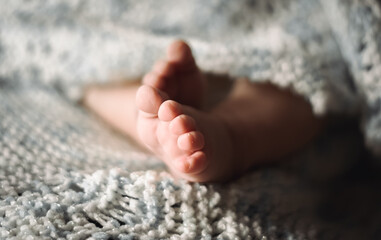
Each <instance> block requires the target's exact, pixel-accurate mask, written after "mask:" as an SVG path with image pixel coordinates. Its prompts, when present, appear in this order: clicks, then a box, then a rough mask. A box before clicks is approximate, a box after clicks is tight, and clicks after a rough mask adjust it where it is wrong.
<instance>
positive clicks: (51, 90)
mask: <svg viewBox="0 0 381 240" xmlns="http://www.w3.org/2000/svg"><path fill="white" fill-rule="evenodd" d="M154 2H155V1H154ZM163 2H164V1H163ZM179 2H181V4H183V5H184V6H188V5H190V6H193V8H190V7H189V6H188V7H189V8H182V9H194V10H195V11H194V12H192V14H193V15H192V14H188V15H186V14H185V15H184V14H177V15H176V14H174V15H170V14H169V15H168V17H169V20H168V19H166V18H165V17H166V16H167V15H166V14H163V12H165V11H164V10H163V9H161V8H160V6H159V5H160V4H158V6H156V7H153V8H147V6H149V4H153V3H152V2H150V1H142V2H141V3H140V4H137V3H135V4H133V3H132V2H130V1H110V2H107V3H105V2H103V1H94V2H93V3H91V4H90V3H87V2H85V1H74V0H72V1H56V2H54V3H44V2H39V1H21V0H20V1H11V2H6V3H5V2H2V3H1V4H2V6H6V7H1V9H0V13H1V16H0V239H380V238H381V229H380V227H379V222H380V220H381V208H380V204H379V203H380V200H381V193H380V191H379V186H380V184H381V177H380V174H379V172H380V170H379V169H378V165H376V164H375V161H374V158H376V157H373V155H372V154H370V152H369V150H368V149H369V147H370V148H371V149H373V150H374V152H376V153H377V152H378V151H379V150H380V149H381V147H380V145H379V141H380V139H381V137H380V136H381V135H380V134H379V133H380V124H379V119H380V117H381V114H379V113H380V111H379V109H380V104H379V99H381V98H380V92H379V91H378V90H377V89H380V86H381V85H380V82H379V79H380V78H378V80H377V81H376V80H374V81H372V79H377V76H380V75H379V73H380V72H379V68H377V67H376V66H378V65H377V63H378V62H379V58H377V57H379V56H380V52H381V51H380V50H379V49H378V48H376V47H375V46H376V44H377V40H376V39H378V38H376V37H374V36H379V35H378V33H379V32H378V31H376V30H377V29H378V28H379V26H380V25H379V24H377V22H378V20H379V17H380V15H379V13H380V12H379V8H377V7H374V6H379V5H376V3H375V2H373V1H371V0H369V1H364V2H366V3H362V2H358V1H348V4H345V6H343V8H340V7H338V6H340V4H342V3H341V1H328V0H327V1H322V2H323V5H322V6H324V8H326V9H334V10H335V9H336V10H337V9H341V10H340V11H337V12H335V13H338V14H337V15H335V14H329V11H328V13H327V16H330V17H329V19H333V21H334V20H335V18H337V19H339V20H340V21H337V23H338V26H335V27H332V32H333V33H340V34H347V35H351V36H352V37H351V38H338V39H337V40H335V41H334V40H333V35H331V28H330V27H329V26H330V25H329V24H328V23H327V22H325V21H323V20H322V22H321V23H322V24H316V22H314V21H312V20H311V19H310V17H311V16H312V19H325V17H324V16H325V15H324V16H323V15H322V12H323V10H322V8H323V7H322V6H320V5H319V4H318V3H317V1H309V0H295V1H282V2H280V1H279V2H277V1H258V2H257V1H242V3H245V4H243V5H235V4H233V3H230V2H228V1H210V3H208V4H207V3H205V1H200V2H199V1H194V2H191V3H190V2H188V1H184V2H182V1H179ZM172 3H173V2H172ZM267 3H268V4H267ZM339 3H340V4H339ZM181 4H180V5H181ZM187 4H188V5H187ZM204 4H205V5H204ZM331 5H332V6H333V7H332V6H331ZM115 6H117V7H116V8H115ZM122 6H123V7H124V8H122ZM131 6H133V7H131ZM166 6H169V5H166ZM369 6H373V7H374V8H367V7H369ZM151 7H152V6H151ZM201 7H202V8H201ZM331 7H332V8H331ZM335 7H336V8H335ZM83 9H86V11H84V10H83ZM121 9H123V11H122V10H121ZM139 9H140V10H139ZM142 9H143V10H145V11H149V13H150V14H151V15H149V16H153V17H152V18H153V20H152V19H151V18H148V20H147V18H144V17H141V15H137V14H138V13H141V12H142V11H143V10H142ZM200 9H202V10H203V11H204V12H203V11H201V10H200ZM253 9H259V10H258V12H256V13H258V14H259V13H260V14H262V15H258V16H259V17H260V18H261V19H266V21H264V24H269V25H266V26H276V27H273V28H271V29H272V30H271V31H269V32H267V31H262V30H263V28H262V27H263V26H260V25H261V24H260V23H259V24H253V25H254V26H255V27H258V29H259V30H258V31H256V30H255V31H254V30H253V33H252V34H251V33H250V34H247V36H256V37H258V36H261V34H264V36H265V37H271V36H272V37H275V38H276V37H279V38H280V39H279V41H280V43H279V42H276V43H269V44H270V45H266V44H267V42H266V41H264V38H263V39H262V40H258V41H257V42H255V43H253V44H254V45H253V46H252V45H250V44H249V42H245V41H239V39H241V37H242V36H244V35H242V34H243V33H245V34H246V33H247V29H250V28H251V27H250V26H251V25H248V24H247V23H248V22H252V21H254V20H256V17H253V16H252V15H250V14H248V15H247V14H246V15H244V16H246V17H244V18H242V19H241V18H239V17H237V16H241V15H234V14H233V13H239V12H240V11H245V13H248V12H249V13H250V11H254V10H253ZM301 9H302V10H304V11H301ZM369 9H370V10H369ZM138 10H139V11H138ZM196 10H197V11H196ZM198 10H199V11H198ZM212 10H213V11H214V12H213V11H212ZM221 11H222V12H223V14H222V15H228V16H229V19H233V20H234V18H233V17H234V16H236V20H234V21H233V23H232V25H229V24H230V23H231V22H229V21H230V20H229V21H226V22H224V21H225V20H224V19H223V18H221V19H219V20H218V21H217V20H216V21H215V23H217V24H214V23H211V22H208V21H206V20H205V19H206V16H210V15H211V16H215V15H213V14H217V13H219V12H221ZM255 11H257V10H255ZM364 11H368V15H364ZM143 12H144V11H143ZM155 12H159V13H160V14H161V15H160V14H159V15H157V14H156V13H155ZM295 12H297V13H298V14H291V13H295ZM349 12H353V13H354V15H353V16H360V17H358V18H356V17H354V18H353V19H351V18H348V16H347V14H348V13H349ZM124 13H126V14H124ZM147 13H148V12H147ZM188 13H189V12H188ZM155 14H156V15H155ZM199 14H201V15H199ZM202 14H204V15H202ZM155 16H160V17H162V18H154V17H155ZM179 16H181V17H184V18H185V17H187V16H188V17H189V16H193V18H191V19H193V21H194V22H196V23H197V28H195V29H194V28H192V26H193V25H192V26H188V28H186V27H185V26H187V25H186V23H187V19H186V18H185V20H183V22H181V24H183V25H182V28H179V26H177V25H171V24H172V23H173V22H176V21H175V20H176V19H178V18H176V17H179ZM200 16H201V17H200ZM218 16H220V15H218ZM247 16H248V17H247ZM273 16H275V17H273ZM139 17H140V18H139ZM171 17H172V19H171ZM273 18H274V19H275V20H274V21H273V20H272V19H273ZM157 19H162V21H163V24H164V23H165V24H164V25H165V26H166V28H165V29H161V28H160V27H161V26H164V25H160V24H159V25H158V24H157V22H160V21H157ZM173 19H175V20H173ZM287 19H288V20H289V21H284V20H287ZM303 19H304V20H306V19H309V21H302V20H303ZM358 19H363V20H364V19H365V20H366V21H365V20H364V21H365V22H364V21H363V22H361V21H359V20H358ZM135 20H136V21H135ZM196 20H197V21H196ZM203 20H205V21H203ZM255 22H256V23H257V21H255ZM279 22H282V24H283V23H287V24H289V25H287V26H283V25H282V26H279V25H277V24H278V23H279ZM334 22H335V21H334ZM148 23H149V24H148ZM205 23H210V24H209V25H206V24H205ZM228 23H229V24H228ZM331 23H332V22H331ZM351 23H353V24H357V25H353V26H355V27H354V28H353V29H356V30H352V28H351V29H349V28H345V26H346V24H347V25H348V24H349V25H350V24H351ZM146 24H148V25H146ZM155 24H156V25H155ZM219 24H221V25H219ZM273 24H274V25H273ZM305 24H307V25H305ZM309 24H310V25H311V26H312V27H311V26H309ZM364 24H369V26H372V28H365V27H363V26H364ZM126 25H128V26H130V28H128V29H123V28H122V27H126ZM235 25H237V26H240V27H239V28H234V29H236V30H235V32H234V35H235V36H236V37H237V38H236V39H235V38H231V36H225V35H226V34H225V35H223V33H224V32H226V28H229V29H231V28H232V27H234V26H235ZM131 26H132V27H131ZM147 26H149V29H151V30H150V31H149V33H147V32H142V31H140V30H139V29H141V28H146V27H147ZM202 26H205V27H206V28H207V30H208V31H206V30H205V29H204V30H205V33H204V35H205V36H202V37H201V38H200V39H197V38H196V37H195V36H196V35H197V34H198V32H197V31H198V30H199V28H201V27H202ZM343 26H344V27H343ZM367 26H368V25H367ZM287 27H289V28H287ZM309 27H311V28H309ZM253 28H254V27H253ZM168 29H169V30H168ZM182 29H186V30H187V31H185V32H187V33H189V34H188V35H186V34H185V33H184V32H182ZM213 29H215V30H213ZM261 29H262V30H261ZM282 29H283V30H284V29H286V30H284V32H283V30H282ZM300 29H303V31H300ZM369 29H371V30H369ZM212 30H213V31H212ZM165 31H168V32H165ZM176 31H177V32H176ZM369 31H370V32H369ZM258 32H259V34H258ZM317 32H318V34H317ZM348 32H349V33H348ZM164 33H165V34H164ZM182 34H185V36H186V37H189V39H190V43H191V45H192V46H193V47H194V49H195V54H196V57H197V60H198V62H199V63H200V67H201V68H202V69H204V70H207V71H211V72H216V73H221V72H222V73H224V72H228V73H229V74H231V75H232V76H248V77H249V78H250V79H251V80H253V81H255V80H258V81H260V80H264V79H270V80H271V81H273V82H274V84H278V85H279V86H288V87H291V88H292V89H293V90H294V91H295V92H296V93H299V94H301V95H303V96H305V98H306V100H307V101H309V102H310V103H311V104H312V106H313V109H314V111H315V113H316V114H325V113H330V112H336V113H344V112H345V113H347V112H351V113H354V112H355V113H357V114H363V115H362V117H363V119H364V120H363V125H362V126H363V128H362V129H361V131H360V130H359V126H358V125H359V124H358V123H357V122H358V121H357V120H356V119H355V120H354V121H352V120H350V121H344V122H341V124H339V125H336V126H334V127H331V128H329V129H327V130H326V132H325V133H323V134H322V136H320V137H319V138H318V139H316V140H315V141H314V142H312V143H310V144H309V145H308V146H306V147H305V148H304V149H302V150H300V151H299V152H297V153H295V154H294V155H291V156H287V157H285V159H284V161H281V163H279V164H273V165H268V166H261V167H258V168H255V169H252V170H251V171H249V172H248V173H246V174H245V175H243V176H241V178H239V179H235V180H233V181H231V182H228V183H220V184H214V183H209V184H197V183H193V184H191V183H188V182H185V181H181V180H175V179H173V178H172V177H171V175H170V174H169V173H167V171H166V168H165V166H164V164H163V163H162V162H161V161H159V160H158V159H156V158H155V157H153V156H151V155H149V154H147V153H144V152H142V151H141V150H140V149H139V148H138V147H137V146H136V145H135V144H134V143H133V142H132V141H130V140H129V139H128V138H126V137H125V136H122V135H120V134H119V133H116V132H114V131H112V130H111V129H110V128H109V127H108V126H107V125H105V124H104V123H103V122H101V121H100V120H99V119H97V118H96V117H95V116H93V115H92V114H91V113H89V112H88V111H87V110H85V109H84V108H82V107H81V106H80V105H79V104H77V103H76V101H75V100H78V99H79V98H80V97H81V91H82V89H83V86H85V85H86V84H89V83H97V82H105V81H106V80H107V79H109V78H110V75H111V73H114V72H115V71H116V72H117V73H120V74H121V75H122V76H123V77H125V76H127V77H134V76H139V75H140V74H141V73H143V72H145V71H147V69H148V68H149V66H151V65H152V62H153V61H154V60H156V59H157V58H158V56H160V53H161V52H160V51H161V50H159V49H164V48H165V45H166V44H167V43H168V42H169V41H170V40H171V39H173V38H174V37H179V36H183V35H182ZM218 34H220V35H218ZM274 34H275V35H274ZM340 34H338V36H341V35H340ZM362 34H364V35H366V36H367V37H366V38H364V39H362V38H360V37H359V36H361V35H362ZM372 34H373V35H372ZM201 35H202V34H201V33H200V36H201ZM214 35H218V36H220V37H221V38H219V39H220V40H219V41H217V42H213V44H208V42H209V41H211V39H213V36H214ZM228 35H229V34H228ZM245 36H246V35H245ZM311 39H313V40H311ZM348 39H349V40H348ZM336 41H337V42H340V43H342V44H339V45H340V47H342V49H341V52H342V55H341V53H340V51H339V50H338V49H339V47H338V46H337V45H336ZM228 42H230V43H232V44H231V45H227V43H228ZM360 43H361V44H360ZM124 44H125V45H124ZM357 45H361V46H362V47H361V48H354V47H353V46H357ZM336 48H337V49H336ZM284 49H286V50H284ZM372 49H373V50H374V51H371V50H372ZM366 57H369V59H368V58H366ZM242 59H243V60H242ZM359 59H360V60H359ZM364 59H365V60H364ZM362 61H364V62H362ZM362 64H365V65H366V67H363V66H362ZM369 64H372V67H370V66H369ZM122 66H126V69H128V71H130V72H128V73H127V72H125V71H124V70H123V71H120V72H118V71H119V70H121V69H122ZM348 69H349V72H350V73H351V74H348ZM352 78H353V79H354V81H352ZM332 79H335V81H333V80H332ZM362 79H365V80H364V81H362ZM73 100H74V101H73ZM358 102H361V103H362V104H360V105H361V106H363V109H361V110H362V111H360V113H359V111H357V108H358V106H359V105H357V104H356V103H358ZM377 103H378V105H377ZM354 116H355V117H357V116H358V115H354ZM363 136H365V139H366V141H365V143H366V145H367V146H364V145H365V144H364V140H363V138H364V137H363Z"/></svg>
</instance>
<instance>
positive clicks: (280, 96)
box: [84, 40, 324, 182]
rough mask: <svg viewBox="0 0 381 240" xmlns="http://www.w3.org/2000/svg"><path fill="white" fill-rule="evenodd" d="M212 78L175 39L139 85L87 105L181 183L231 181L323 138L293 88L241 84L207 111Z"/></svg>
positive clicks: (99, 95)
mask: <svg viewBox="0 0 381 240" xmlns="http://www.w3.org/2000/svg"><path fill="white" fill-rule="evenodd" d="M206 87H207V83H206V78H205V76H204V74H203V73H202V72H201V71H200V69H199V68H198V66H197V64H196V61H195V59H194V58H193V55H192V52H191V49H190V47H189V46H188V45H187V44H186V43H185V42H184V41H180V40H179V41H175V42H173V43H172V44H171V45H170V46H169V47H168V49H167V56H166V59H164V60H161V61H158V62H157V63H156V64H155V65H154V67H153V68H152V70H151V72H149V73H147V74H146V75H145V76H144V78H143V81H142V84H141V85H139V86H126V87H119V88H109V89H102V88H95V87H93V88H91V87H90V88H89V89H88V91H87V94H86V96H85V99H84V102H85V104H86V105H87V106H88V107H89V108H90V109H92V110H93V111H95V112H96V113H97V114H98V115H100V116H101V117H103V118H104V119H105V120H106V121H107V122H109V123H110V124H112V125H113V126H114V127H115V128H117V129H119V130H121V131H123V132H125V133H127V134H128V135H130V136H131V137H132V138H134V139H135V140H136V141H137V142H139V143H140V144H141V145H143V146H145V147H146V148H147V149H149V150H150V151H151V152H152V153H153V154H155V155H156V156H157V157H158V158H160V159H161V160H162V161H164V162H165V164H166V165H167V166H168V168H169V169H170V171H171V172H172V173H173V174H174V175H175V176H176V177H179V178H183V179H186V180H188V181H192V182H211V181H225V180H228V179H231V178H233V177H236V176H239V175H240V174H242V173H243V172H245V171H247V170H248V169H250V168H251V167H253V166H257V165H259V164H264V163H267V162H271V161H275V160H278V159H281V158H282V157H284V156H286V155H287V154H290V153H292V152H294V151H296V150H297V149H299V148H300V147H302V146H303V145H305V144H306V143H307V142H308V141H310V140H311V139H312V138H313V137H314V136H316V135H317V134H318V133H319V131H320V130H321V129H322V127H323V125H324V120H323V119H319V118H316V117H315V116H314V115H313V113H312V110H311V107H310V105H309V104H308V103H307V102H306V101H305V100H304V99H303V98H301V97H299V96H296V95H294V94H293V93H291V92H290V91H288V90H284V89H279V88H277V87H275V86H273V85H271V84H263V83H262V84H260V83H250V82H249V81H248V80H246V79H237V80H236V81H235V84H234V87H233V89H232V91H231V92H230V94H229V95H228V97H227V98H226V99H224V100H223V101H222V102H221V103H219V104H218V105H217V106H215V107H214V108H213V109H211V110H210V111H204V110H202V107H203V102H204V98H205V94H206Z"/></svg>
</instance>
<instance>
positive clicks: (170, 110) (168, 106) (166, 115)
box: [158, 100, 183, 122]
mask: <svg viewBox="0 0 381 240" xmlns="http://www.w3.org/2000/svg"><path fill="white" fill-rule="evenodd" d="M182 113H183V107H182V105H181V104H180V103H178V102H176V101H173V100H167V101H165V102H163V104H161V106H160V108H159V113H158V116H159V119H160V120H161V121H166V122H167V121H172V120H173V119H174V118H175V117H177V116H179V115H180V114H182Z"/></svg>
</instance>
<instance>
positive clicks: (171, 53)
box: [167, 40, 196, 68]
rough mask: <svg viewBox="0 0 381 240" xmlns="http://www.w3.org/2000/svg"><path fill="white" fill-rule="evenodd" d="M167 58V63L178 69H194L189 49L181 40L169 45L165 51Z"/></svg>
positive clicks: (194, 65)
mask: <svg viewBox="0 0 381 240" xmlns="http://www.w3.org/2000/svg"><path fill="white" fill-rule="evenodd" d="M167 58H168V61H169V62H171V63H175V64H177V65H178V66H180V67H184V68H194V67H196V63H195V60H194V58H193V55H192V50H191V48H190V47H189V45H188V44H187V43H186V42H184V41H182V40H177V41H174V42H173V43H171V45H169V47H168V50H167Z"/></svg>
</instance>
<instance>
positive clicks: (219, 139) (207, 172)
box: [136, 85, 234, 182]
mask: <svg viewBox="0 0 381 240" xmlns="http://www.w3.org/2000/svg"><path fill="white" fill-rule="evenodd" d="M168 98H169V96H168V94H166V93H164V92H162V91H160V90H158V89H155V88H153V87H151V86H147V85H143V86H141V87H140V88H139V90H138V92H137V94H136V103H137V107H138V109H139V114H138V119H137V130H138V134H139V137H140V140H141V141H142V143H144V144H145V145H146V146H147V147H148V148H149V149H150V150H151V151H152V152H153V153H154V154H156V156H158V157H159V158H160V159H162V160H163V161H164V162H165V163H166V165H167V166H168V167H169V168H170V169H171V171H172V172H173V173H174V175H176V176H178V177H181V178H183V179H186V180H189V181H194V182H206V181H214V180H221V179H226V178H228V177H229V175H231V174H233V172H234V171H233V169H232V167H233V166H231V161H230V159H231V152H232V150H231V146H232V143H231V142H230V141H231V140H230V137H229V133H228V130H227V128H226V126H225V124H224V123H223V122H222V121H221V120H220V119H219V118H216V117H214V116H212V115H210V114H206V113H203V112H200V111H198V110H196V109H194V108H192V107H189V106H185V105H182V104H180V103H178V102H176V101H173V100H168ZM217 149H218V151H217Z"/></svg>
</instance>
